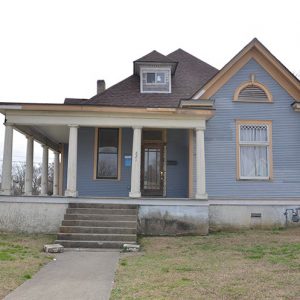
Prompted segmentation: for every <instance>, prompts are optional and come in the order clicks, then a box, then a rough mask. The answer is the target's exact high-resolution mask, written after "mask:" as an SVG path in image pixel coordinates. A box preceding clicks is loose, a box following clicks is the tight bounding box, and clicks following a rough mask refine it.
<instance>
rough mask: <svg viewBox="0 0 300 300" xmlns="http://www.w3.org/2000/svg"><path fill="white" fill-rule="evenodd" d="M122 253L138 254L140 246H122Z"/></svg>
mask: <svg viewBox="0 0 300 300" xmlns="http://www.w3.org/2000/svg"><path fill="white" fill-rule="evenodd" d="M123 251H124V252H138V251H140V245H137V244H124V245H123Z"/></svg>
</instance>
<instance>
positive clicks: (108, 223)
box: [62, 220, 137, 228]
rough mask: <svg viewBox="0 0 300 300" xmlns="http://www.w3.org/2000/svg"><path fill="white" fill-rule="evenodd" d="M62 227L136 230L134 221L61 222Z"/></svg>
mask: <svg viewBox="0 0 300 300" xmlns="http://www.w3.org/2000/svg"><path fill="white" fill-rule="evenodd" d="M62 226H87V227H126V228H136V226H137V222H136V220H135V221H106V220H105V221H95V220H63V221H62Z"/></svg>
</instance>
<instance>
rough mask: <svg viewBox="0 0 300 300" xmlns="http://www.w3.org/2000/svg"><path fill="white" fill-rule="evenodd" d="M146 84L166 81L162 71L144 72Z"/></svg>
mask: <svg viewBox="0 0 300 300" xmlns="http://www.w3.org/2000/svg"><path fill="white" fill-rule="evenodd" d="M146 82H147V84H164V83H166V76H165V73H164V72H156V73H154V72H149V73H146Z"/></svg>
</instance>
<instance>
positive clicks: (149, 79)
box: [147, 73, 155, 83]
mask: <svg viewBox="0 0 300 300" xmlns="http://www.w3.org/2000/svg"><path fill="white" fill-rule="evenodd" d="M147 83H155V73H147Z"/></svg>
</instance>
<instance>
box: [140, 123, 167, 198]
mask: <svg viewBox="0 0 300 300" xmlns="http://www.w3.org/2000/svg"><path fill="white" fill-rule="evenodd" d="M164 190H165V130H157V129H153V130H152V129H144V130H143V135H142V161H141V193H142V196H157V197H162V196H164Z"/></svg>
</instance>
